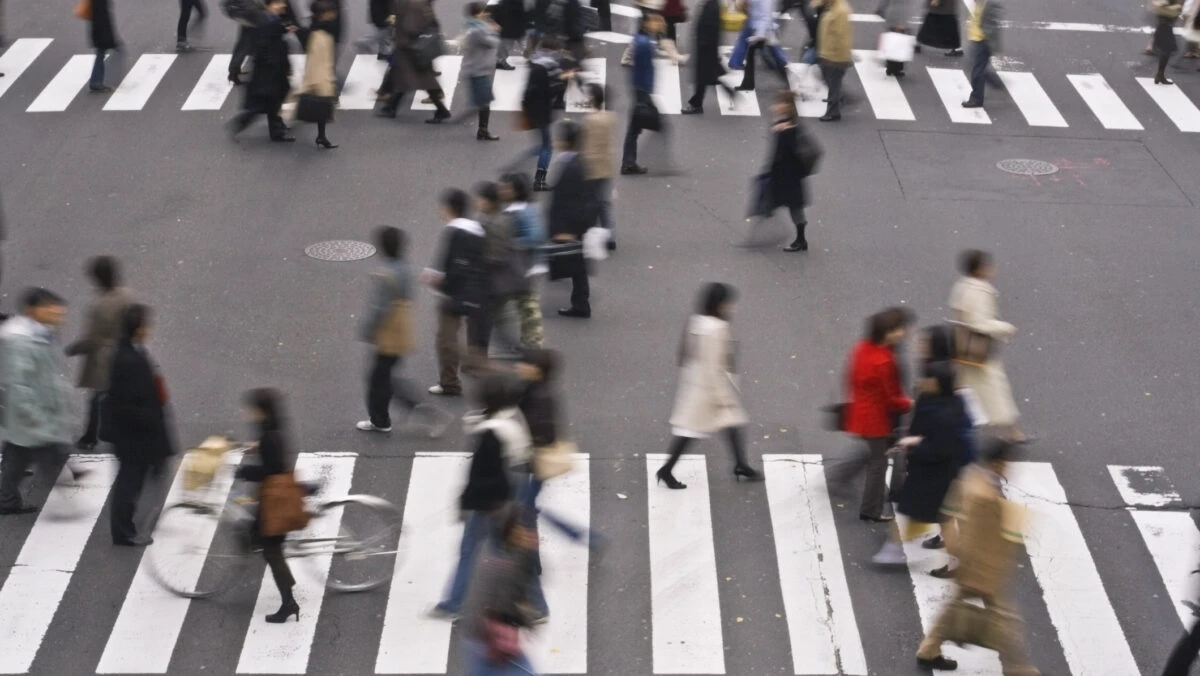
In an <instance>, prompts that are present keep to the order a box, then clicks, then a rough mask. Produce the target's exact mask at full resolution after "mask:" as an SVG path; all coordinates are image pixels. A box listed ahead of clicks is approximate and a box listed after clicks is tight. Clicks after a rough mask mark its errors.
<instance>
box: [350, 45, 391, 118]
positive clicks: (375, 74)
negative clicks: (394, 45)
mask: <svg viewBox="0 0 1200 676" xmlns="http://www.w3.org/2000/svg"><path fill="white" fill-rule="evenodd" d="M387 67H388V63H387V61H380V60H379V59H378V58H376V57H375V56H374V55H373V54H358V55H356V56H355V57H354V63H352V64H350V72H349V73H347V74H346V82H345V84H344V85H343V86H342V95H341V97H339V99H338V108H341V109H342V110H373V109H374V108H375V103H376V99H375V92H376V91H377V90H378V89H379V86H380V85H381V84H383V75H384V73H386V72H387Z"/></svg>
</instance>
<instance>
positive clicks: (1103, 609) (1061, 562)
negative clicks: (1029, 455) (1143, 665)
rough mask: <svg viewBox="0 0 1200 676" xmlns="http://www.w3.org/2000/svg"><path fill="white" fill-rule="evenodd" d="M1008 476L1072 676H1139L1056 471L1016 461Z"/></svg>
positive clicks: (1007, 490) (1008, 491) (1009, 489)
mask: <svg viewBox="0 0 1200 676" xmlns="http://www.w3.org/2000/svg"><path fill="white" fill-rule="evenodd" d="M1007 475H1008V485H1007V486H1006V487H1005V493H1006V495H1007V496H1008V498H1009V499H1010V500H1012V501H1013V502H1014V503H1016V504H1019V505H1022V506H1023V507H1025V508H1026V510H1028V518H1027V519H1026V520H1025V531H1026V532H1025V549H1026V551H1027V552H1028V553H1029V560H1030V563H1031V564H1032V566H1033V574H1034V576H1035V577H1037V580H1038V583H1039V584H1040V585H1041V587H1042V595H1043V598H1045V601H1046V610H1047V611H1048V612H1049V614H1050V620H1051V622H1053V623H1054V627H1055V628H1056V629H1057V630H1058V640H1059V643H1060V644H1061V645H1062V649H1063V657H1065V658H1066V662H1067V666H1068V667H1069V668H1070V672H1071V673H1072V674H1137V673H1140V670H1139V668H1138V665H1137V662H1135V661H1134V659H1133V654H1132V653H1131V652H1130V650H1129V643H1128V642H1127V641H1126V639H1125V634H1124V632H1122V630H1121V623H1120V622H1118V621H1117V615H1116V612H1115V611H1114V610H1113V607H1112V603H1111V602H1110V601H1109V598H1108V594H1107V593H1106V592H1105V591H1104V583H1103V581H1101V579H1100V573H1099V571H1097V570H1096V562H1095V561H1094V560H1093V559H1092V555H1091V552H1090V551H1089V550H1088V545H1087V542H1086V541H1085V540H1084V538H1083V531H1082V530H1080V528H1079V522H1078V521H1076V520H1075V514H1074V513H1073V512H1072V511H1071V506H1070V505H1068V504H1067V495H1066V492H1065V491H1064V490H1063V487H1062V484H1060V483H1059V481H1058V477H1057V475H1056V474H1055V472H1054V467H1053V466H1052V465H1050V463H1045V462H1015V463H1010V464H1009V468H1008V471H1007ZM1193 563H1194V561H1193Z"/></svg>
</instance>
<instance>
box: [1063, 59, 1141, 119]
mask: <svg viewBox="0 0 1200 676" xmlns="http://www.w3.org/2000/svg"><path fill="white" fill-rule="evenodd" d="M1067 79H1068V80H1070V81H1071V84H1072V85H1073V86H1074V87H1075V91H1077V92H1079V96H1080V97H1081V98H1082V99H1083V102H1084V103H1086V104H1087V105H1088V107H1089V108H1091V109H1092V113H1093V114H1094V115H1095V116H1096V119H1098V120H1100V124H1102V125H1104V128H1105V129H1134V130H1136V129H1141V128H1142V124H1141V123H1140V122H1138V121H1137V118H1136V117H1134V116H1133V113H1132V112H1130V110H1129V108H1127V107H1126V106H1125V103H1124V102H1123V101H1121V97H1119V96H1117V93H1116V92H1115V91H1113V88H1112V87H1110V86H1109V85H1108V80H1105V79H1104V76H1103V75H1100V74H1099V73H1092V74H1088V75H1068V76H1067Z"/></svg>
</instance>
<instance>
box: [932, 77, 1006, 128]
mask: <svg viewBox="0 0 1200 676" xmlns="http://www.w3.org/2000/svg"><path fill="white" fill-rule="evenodd" d="M926 70H928V71H929V80H930V81H931V82H933V86H934V87H936V88H937V93H938V97H939V98H941V100H942V106H944V107H945V108H946V113H947V114H948V115H949V116H950V121H951V122H957V123H959V124H991V123H992V118H990V117H988V114H987V112H986V111H984V109H983V108H963V107H962V104H963V101H966V100H967V99H968V98H970V96H971V83H970V82H968V81H967V76H966V74H964V73H963V72H962V71H961V70H956V69H951V68H928V67H927V68H926Z"/></svg>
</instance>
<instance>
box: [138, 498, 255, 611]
mask: <svg viewBox="0 0 1200 676" xmlns="http://www.w3.org/2000/svg"><path fill="white" fill-rule="evenodd" d="M246 535H247V533H243V532H241V531H240V529H239V524H235V523H231V522H230V521H229V520H228V519H222V518H221V512H220V511H218V510H217V509H215V508H213V507H212V506H210V505H203V504H196V503H179V504H174V505H171V506H170V507H167V508H166V509H164V510H163V512H162V515H161V516H159V518H158V525H157V526H155V528H154V544H152V545H150V547H149V548H147V550H146V556H147V557H149V559H150V572H151V574H152V575H153V576H154V579H155V580H156V581H157V582H158V583H159V584H161V585H162V586H163V587H165V588H166V589H168V590H169V591H171V592H172V593H175V594H178V595H179V596H183V597H186V598H190V599H201V598H207V597H210V596H214V595H216V594H219V593H221V592H223V591H225V590H226V589H228V588H229V586H230V585H232V584H233V583H234V582H235V581H236V575H235V573H236V569H237V567H238V566H239V564H240V563H241V562H242V561H244V560H245V558H246V557H247V556H248V555H249V553H250V550H249V548H248V546H247V542H246V537H245V536H246Z"/></svg>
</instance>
